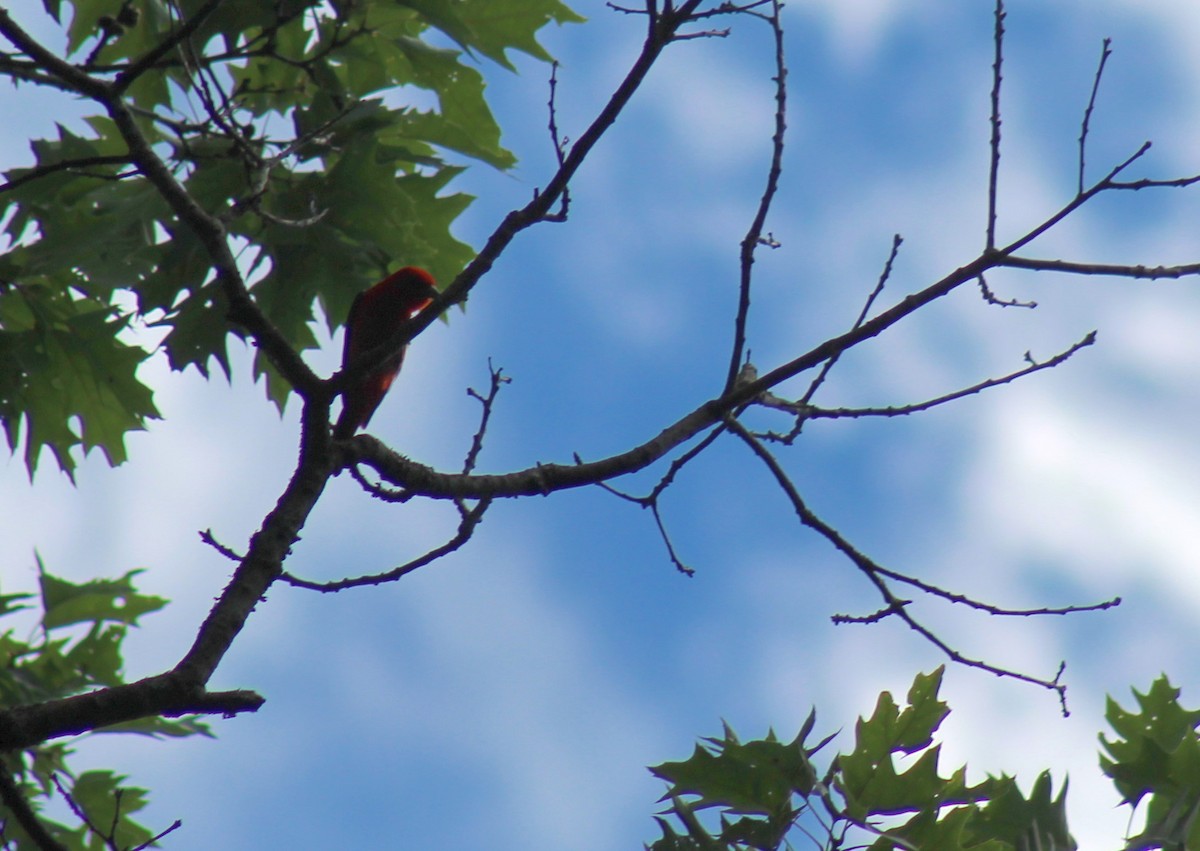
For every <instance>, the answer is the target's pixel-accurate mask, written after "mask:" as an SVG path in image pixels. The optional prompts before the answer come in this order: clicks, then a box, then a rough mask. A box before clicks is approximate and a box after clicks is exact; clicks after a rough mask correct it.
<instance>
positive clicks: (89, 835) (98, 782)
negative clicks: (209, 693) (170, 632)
mask: <svg viewBox="0 0 1200 851" xmlns="http://www.w3.org/2000/svg"><path fill="white" fill-rule="evenodd" d="M38 571H39V584H40V586H41V593H40V594H38V595H36V597H35V595H31V594H5V595H0V618H13V619H16V618H18V617H20V615H19V613H21V612H23V611H27V612H28V611H32V610H34V609H35V608H36V609H37V610H39V611H40V615H39V617H38V619H37V622H36V625H35V627H34V628H33V629H32V630H31V631H30V634H29V636H28V637H24V638H22V637H21V636H20V635H19V634H18V632H17V629H16V628H15V627H9V628H8V629H6V630H5V631H4V632H3V633H0V664H3V673H2V674H0V702H2V703H3V705H5V706H14V705H20V704H29V703H35V702H41V701H47V700H55V699H58V698H64V697H70V696H72V695H75V694H80V693H82V692H85V691H88V690H90V689H94V688H98V687H102V686H112V685H120V684H122V683H123V682H124V681H125V679H124V672H123V670H122V669H123V664H124V663H123V660H122V655H121V645H122V642H123V641H124V639H125V636H126V634H127V632H128V629H129V628H130V627H133V626H136V625H137V622H138V619H139V618H140V617H141V616H142V615H146V614H149V613H151V612H155V611H158V610H159V609H161V608H163V606H165V605H166V602H167V601H166V600H164V599H162V598H160V597H151V596H148V595H145V594H141V593H140V592H138V590H137V588H136V586H135V585H134V581H133V580H134V578H135V577H136V576H137V574H138V573H139V572H140V571H137V570H133V571H130V572H128V573H126V574H125V575H124V576H121V577H119V578H117V579H96V580H91V581H88V582H84V583H81V584H76V583H73V582H69V581H68V580H65V579H63V578H61V577H57V576H54V575H53V574H51V573H49V572H48V571H47V570H46V568H45V565H44V564H43V563H42V561H41V559H40V558H39V559H38ZM35 601H36V602H35ZM97 732H105V733H141V734H143V735H149V736H156V737H157V736H168V737H181V736H193V735H196V734H200V735H206V736H207V735H209V731H208V727H207V726H206V725H205V724H204V723H202V722H200V721H198V720H196V719H195V718H181V719H174V720H172V719H166V718H150V719H145V720H143V721H139V722H137V723H133V724H122V725H119V726H115V727H108V728H104V729H103V730H100V731H97ZM72 752H73V750H72V749H71V748H69V747H67V746H66V745H64V744H61V743H45V744H42V745H39V746H37V747H33V748H28V749H26V750H25V751H23V752H22V753H19V754H8V755H7V756H6V759H5V764H4V766H3V768H2V770H3V771H4V772H5V773H6V774H8V775H11V777H12V783H13V786H14V787H15V789H16V790H17V791H19V792H20V793H21V794H22V795H23V796H24V798H25V799H26V800H27V801H30V802H31V804H32V806H33V808H34V810H35V811H38V810H41V809H43V807H44V806H45V805H46V804H48V803H49V802H50V801H51V800H53V799H54V798H55V797H56V796H62V797H65V798H66V800H67V801H68V802H69V804H70V807H69V808H70V809H71V810H72V812H73V813H74V815H75V816H76V818H75V821H77V822H78V824H77V825H76V826H74V827H69V826H67V825H66V824H63V823H60V822H58V821H55V820H53V819H52V818H49V817H47V816H46V814H45V813H39V817H40V820H41V822H42V824H43V826H44V827H45V828H46V830H47V831H48V832H49V833H50V835H51V836H53V837H54V838H55V839H56V840H57V841H58V842H59V843H61V844H62V845H63V846H64V847H66V848H68V849H72V851H74V849H80V851H83V849H89V851H91V849H101V848H111V847H116V848H133V847H136V846H139V845H142V844H143V843H145V842H148V841H149V840H150V839H151V838H153V836H154V834H152V833H151V832H150V831H149V830H148V829H147V828H145V827H144V826H142V825H141V824H139V823H138V822H136V821H135V820H134V819H133V816H134V814H135V813H137V812H139V811H140V810H142V809H143V808H144V807H145V805H146V792H145V790H143V789H138V788H135V787H131V786H127V785H125V778H124V777H121V776H119V775H116V774H114V773H112V772H109V771H87V772H83V773H81V774H78V775H76V774H75V773H73V772H72V771H71V769H70V768H69V766H68V765H67V760H68V758H69V757H70V755H71V754H72ZM0 825H2V829H0V847H3V848H6V849H10V848H12V849H33V848H40V847H42V846H40V845H38V844H37V843H36V842H34V840H33V839H32V838H31V837H30V836H29V835H28V834H27V833H26V832H25V831H24V829H23V828H22V827H21V823H20V820H19V819H18V818H17V817H16V815H15V814H14V813H12V812H11V811H10V810H9V809H8V807H7V806H5V805H3V804H0Z"/></svg>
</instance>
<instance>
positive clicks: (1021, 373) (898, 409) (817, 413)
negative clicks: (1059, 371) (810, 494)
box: [758, 331, 1096, 442]
mask: <svg viewBox="0 0 1200 851" xmlns="http://www.w3.org/2000/svg"><path fill="white" fill-rule="evenodd" d="M1095 342H1096V332H1095V331H1091V332H1089V333H1088V334H1087V335H1086V336H1085V337H1084V338H1083V339H1082V340H1079V341H1078V342H1077V343H1074V344H1072V345H1071V346H1070V347H1069V348H1068V349H1066V350H1064V351H1062V352H1059V353H1058V354H1056V355H1054V357H1052V358H1050V359H1048V360H1044V361H1032V360H1030V362H1029V366H1026V367H1023V368H1021V369H1018V370H1016V371H1015V372H1010V373H1008V374H1007V375H1002V376H999V377H998V378H989V379H987V380H986V381H980V382H979V383H977V384H972V385H971V386H970V387H964V388H963V389H961V390H955V391H954V392H953V393H947V394H945V395H943V396H937V397H935V398H933V399H928V400H926V401H924V402H915V403H913V404H911V405H894V406H887V407H882V408H819V407H816V406H813V405H810V404H808V403H807V402H804V401H803V400H801V401H799V402H788V401H786V400H784V399H779V398H778V397H776V396H773V395H770V394H768V395H766V396H765V397H763V398H761V399H760V400H759V402H758V404H760V405H763V406H764V407H768V408H777V409H779V410H784V411H788V412H789V413H793V414H796V415H797V416H802V417H803V418H804V419H813V420H816V419H844V418H851V419H853V418H857V417H899V416H905V415H907V414H915V413H918V412H920V411H927V410H929V409H930V408H935V407H937V406H939V405H945V404H946V403H948V402H954V401H957V400H958V399H963V398H965V397H967V396H973V395H975V394H977V393H982V392H983V391H985V390H990V389H991V388H993V387H1000V386H1002V385H1005V384H1010V383H1012V382H1014V381H1016V380H1018V379H1020V378H1024V377H1025V376H1027V375H1031V374H1033V373H1035V372H1040V371H1041V370H1043V369H1053V368H1054V367H1056V366H1058V365H1059V364H1062V363H1063V362H1065V361H1066V360H1067V359H1068V358H1070V357H1071V356H1072V355H1074V354H1075V353H1076V352H1078V351H1079V350H1080V349H1084V348H1087V347H1088V346H1090V345H1092V344H1094V343H1095ZM784 442H786V441H784Z"/></svg>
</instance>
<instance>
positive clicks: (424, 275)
mask: <svg viewBox="0 0 1200 851" xmlns="http://www.w3.org/2000/svg"><path fill="white" fill-rule="evenodd" d="M437 294H438V291H437V289H436V288H435V287H434V284H433V277H432V276H431V275H430V274H429V273H428V272H426V271H425V270H424V269H418V268H417V267H415V266H405V267H404V268H403V269H400V270H399V271H397V272H393V273H392V274H390V275H388V276H387V277H386V278H384V279H383V280H382V281H380V282H379V283H377V284H376V285H375V286H373V287H371V288H370V289H369V290H366V291H364V292H361V293H359V294H358V295H357V296H356V297H355V299H354V303H353V304H352V305H350V315H349V316H348V317H346V341H345V345H344V346H343V348H342V368H343V369H345V368H346V367H347V366H348V365H350V364H351V363H353V362H354V361H355V359H357V358H358V357H360V356H362V354H363V353H364V352H369V351H371V349H374V348H375V347H376V346H381V345H383V344H384V343H385V342H387V340H388V339H389V338H390V337H391V336H392V335H393V334H395V333H396V332H397V331H398V330H399V329H400V327H401V326H402V325H404V323H405V322H407V321H408V320H409V319H411V318H412V317H413V316H415V315H416V314H417V313H419V312H420V311H422V310H424V309H425V307H426V306H427V305H428V304H429V303H430V302H431V301H433V300H434V299H435V298H436V297H437ZM407 348H408V347H407V346H405V347H404V348H403V349H401V350H400V351H399V352H397V353H396V354H395V355H393V356H392V357H390V358H388V359H387V360H386V361H384V362H383V364H381V365H380V366H379V368H378V369H376V370H374V371H373V372H368V373H367V374H366V375H364V376H363V377H362V378H360V379H358V380H357V381H356V382H355V383H354V384H353V385H351V386H350V387H349V388H347V389H346V390H345V392H343V393H342V414H341V416H340V417H338V421H337V425H335V426H334V427H333V436H334V437H335V438H338V439H339V440H343V439H345V438H348V437H351V436H352V435H353V434H354V432H356V431H358V430H359V429H360V428H363V427H365V426H366V424H367V423H368V422H370V420H371V415H372V414H374V413H375V409H376V408H378V407H379V403H380V402H381V401H383V397H384V394H386V393H387V391H388V388H389V387H391V386H392V382H393V381H394V380H395V378H396V375H397V373H399V372H400V365H401V364H402V363H403V362H404V352H405V350H406V349H407Z"/></svg>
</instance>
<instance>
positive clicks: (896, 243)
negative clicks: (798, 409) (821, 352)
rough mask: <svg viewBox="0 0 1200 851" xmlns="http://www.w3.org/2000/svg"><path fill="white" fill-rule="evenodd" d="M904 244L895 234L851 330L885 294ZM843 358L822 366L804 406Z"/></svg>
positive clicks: (803, 398) (804, 396)
mask: <svg viewBox="0 0 1200 851" xmlns="http://www.w3.org/2000/svg"><path fill="white" fill-rule="evenodd" d="M903 244H904V238H903V237H902V236H900V234H898V233H897V234H893V236H892V250H891V251H889V252H888V257H887V260H886V261H885V262H884V264H883V271H882V272H880V273H879V280H878V281H876V282H875V288H874V289H873V290H871V292H870V294H869V295H868V296H867V300H866V302H864V303H863V306H862V310H860V311H859V312H858V317H857V318H856V319H855V320H854V324H853V325H851V326H850V328H851V329H854V328H860V327H862V324H863V322H864V321H865V320H866V318H867V316H868V315H869V314H870V313H871V306H872V305H874V304H875V300H876V299H878V298H879V294H880V293H882V292H883V288H884V287H885V286H887V282H888V279H889V278H891V276H892V268H893V267H894V266H895V264H896V257H897V256H899V254H900V246H901V245H903ZM841 356H842V353H841V352H837V353H836V354H834V356H833V357H831V358H830V359H829V360H827V361H825V363H823V364H822V365H821V369H820V371H819V372H818V373H817V377H816V378H814V379H813V380H812V383H811V384H809V385H808V390H806V391H805V392H804V395H803V396H801V397H800V403H801V404H802V405H807V404H808V403H809V402H810V401H812V398H813V396H815V395H816V393H817V390H818V389H819V388H820V387H821V385H822V384H823V383H825V379H826V378H827V377H828V376H829V371H830V370H831V369H833V366H834V364H836V363H837V362H838V360H839V359H840V358H841ZM797 425H799V424H797Z"/></svg>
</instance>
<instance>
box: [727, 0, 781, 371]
mask: <svg viewBox="0 0 1200 851" xmlns="http://www.w3.org/2000/svg"><path fill="white" fill-rule="evenodd" d="M754 5H755V6H757V5H761V4H758V3H756V4H754ZM781 8H782V4H781V3H780V2H779V0H773V2H772V3H771V14H770V15H766V16H761V17H764V18H765V19H766V20H767V22H768V23H769V24H770V25H771V33H772V35H773V37H774V46H775V77H774V79H775V130H774V133H772V135H771V162H770V165H769V166H768V167H767V179H766V184H765V186H764V187H763V193H762V196H761V197H760V198H759V200H758V209H757V211H756V212H755V214H754V219H753V220H752V221H751V223H750V227H749V229H748V230H747V231H746V235H745V237H743V238H742V243H741V256H740V277H741V280H740V282H739V285H738V308H737V316H736V318H735V319H734V323H733V350H732V351H731V352H730V356H729V372H728V374H727V376H726V378H725V391H726V392H728V391H729V390H732V389H733V386H734V383H735V382H736V381H737V376H738V370H740V369H741V366H742V357H743V355H744V354H745V349H746V322H747V320H748V318H749V315H750V286H751V275H752V272H753V268H754V255H755V253H756V252H757V250H758V247H759V246H760V245H768V246H770V245H772V243H774V239H773V238H772V240H771V242H766V241H764V239H763V235H762V233H763V228H764V227H765V226H766V222H767V214H768V213H770V211H771V203H772V202H773V201H774V200H775V193H776V192H777V191H778V189H779V178H780V175H781V174H782V173H783V148H784V138H785V136H786V134H787V62H786V61H785V57H784V51H783V24H782V23H781V21H780V17H779V15H780V11H781ZM776 244H777V243H776Z"/></svg>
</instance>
